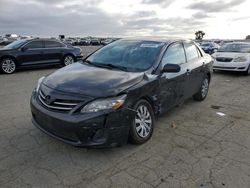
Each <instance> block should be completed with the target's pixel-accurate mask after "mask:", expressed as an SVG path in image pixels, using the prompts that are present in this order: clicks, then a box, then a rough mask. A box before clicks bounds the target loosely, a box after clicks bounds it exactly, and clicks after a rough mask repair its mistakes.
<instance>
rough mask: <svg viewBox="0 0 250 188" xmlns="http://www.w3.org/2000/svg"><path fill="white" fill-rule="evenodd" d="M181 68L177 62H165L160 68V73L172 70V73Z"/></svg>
mask: <svg viewBox="0 0 250 188" xmlns="http://www.w3.org/2000/svg"><path fill="white" fill-rule="evenodd" d="M180 70H181V67H180V65H177V64H166V65H164V67H163V69H162V71H161V72H162V73H164V72H169V73H170V72H172V73H174V72H175V73H177V72H180Z"/></svg>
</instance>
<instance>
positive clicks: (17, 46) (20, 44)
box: [4, 39, 27, 49]
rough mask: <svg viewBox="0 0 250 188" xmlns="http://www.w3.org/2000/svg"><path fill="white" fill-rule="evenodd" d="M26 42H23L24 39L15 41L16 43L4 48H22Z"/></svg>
mask: <svg viewBox="0 0 250 188" xmlns="http://www.w3.org/2000/svg"><path fill="white" fill-rule="evenodd" d="M26 42H27V40H25V39H23V40H16V41H14V42H12V43H10V44H8V45H7V46H5V47H4V48H7V49H14V48H19V47H20V46H22V45H23V44H24V43H26Z"/></svg>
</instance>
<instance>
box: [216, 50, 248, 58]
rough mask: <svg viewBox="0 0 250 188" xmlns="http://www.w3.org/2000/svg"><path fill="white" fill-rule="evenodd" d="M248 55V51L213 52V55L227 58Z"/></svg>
mask: <svg viewBox="0 0 250 188" xmlns="http://www.w3.org/2000/svg"><path fill="white" fill-rule="evenodd" d="M247 55H249V54H248V53H237V52H216V53H215V54H214V57H215V58H217V57H227V58H233V59H234V58H236V57H241V56H247Z"/></svg>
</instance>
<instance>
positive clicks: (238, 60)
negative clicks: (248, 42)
mask: <svg viewBox="0 0 250 188" xmlns="http://www.w3.org/2000/svg"><path fill="white" fill-rule="evenodd" d="M245 61H247V58H246V57H245V56H241V57H236V58H234V62H245Z"/></svg>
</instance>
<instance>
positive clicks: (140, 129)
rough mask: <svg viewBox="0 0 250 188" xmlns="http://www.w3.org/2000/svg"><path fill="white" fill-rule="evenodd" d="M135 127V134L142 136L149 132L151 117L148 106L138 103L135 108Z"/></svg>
mask: <svg viewBox="0 0 250 188" xmlns="http://www.w3.org/2000/svg"><path fill="white" fill-rule="evenodd" d="M135 127H136V132H137V134H138V135H139V136H140V137H142V138H145V137H147V136H148V135H149V134H150V132H151V129H152V118H151V115H150V112H149V110H148V108H147V107H146V106H145V105H140V106H139V107H138V108H137V114H136V117H135Z"/></svg>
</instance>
